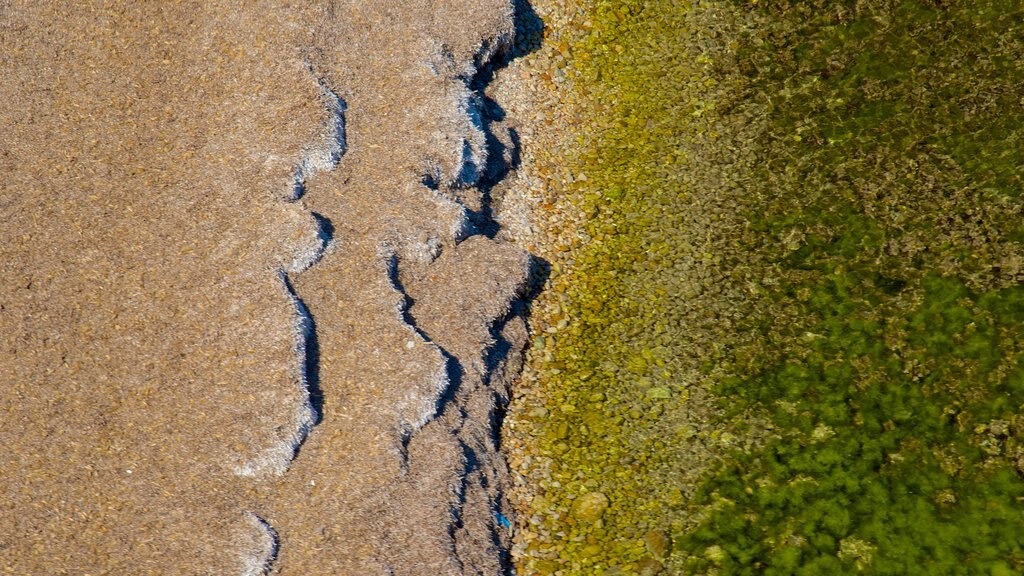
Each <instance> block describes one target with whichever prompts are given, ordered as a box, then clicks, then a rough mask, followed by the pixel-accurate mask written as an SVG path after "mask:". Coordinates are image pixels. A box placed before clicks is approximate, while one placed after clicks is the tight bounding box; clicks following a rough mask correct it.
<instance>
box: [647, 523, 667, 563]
mask: <svg viewBox="0 0 1024 576" xmlns="http://www.w3.org/2000/svg"><path fill="white" fill-rule="evenodd" d="M644 544H646V545H647V551H648V552H650V553H651V556H653V557H655V558H656V559H658V560H664V559H665V557H666V556H668V554H669V549H670V548H671V546H672V539H671V538H669V536H668V534H666V533H665V531H664V530H651V531H650V532H648V533H647V534H645V535H644Z"/></svg>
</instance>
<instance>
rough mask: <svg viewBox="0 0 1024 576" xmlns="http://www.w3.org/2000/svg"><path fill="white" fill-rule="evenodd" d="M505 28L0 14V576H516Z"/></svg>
mask: <svg viewBox="0 0 1024 576" xmlns="http://www.w3.org/2000/svg"><path fill="white" fill-rule="evenodd" d="M512 33H513V7H512V5H511V4H510V3H509V2H508V1H503V0H486V1H471V0H443V1H442V0H433V1H428V0H420V1H411V2H389V1H381V2H376V1H374V2H361V1H355V0H350V1H339V2H333V3H311V4H310V5H308V6H296V5H291V4H288V3H277V2H259V3H250V4H245V5H244V6H243V7H240V6H238V5H237V4H236V3H218V2H203V3H183V4H179V3H131V4H128V3H126V4H124V5H111V4H106V3H98V2H97V3H74V4H65V3H45V2H37V3H21V2H2V1H0V97H2V99H3V102H4V105H3V106H2V107H0V174H2V176H3V179H2V180H0V182H2V184H0V186H2V188H0V217H2V218H0V262H2V265H3V274H2V275H0V282H2V284H0V384H2V385H3V391H2V393H0V439H2V443H3V447H4V450H3V453H2V455H0V573H4V574H18V575H24V574H83V575H84V574H218V575H220V574H262V573H265V572H266V571H268V570H270V571H272V572H273V573H279V574H359V575H364V574H366V575H375V574H381V575H383V574H393V575H403V574H410V575H412V574H423V575H427V574H431V575H434V574H497V573H500V572H501V570H502V559H503V558H502V550H503V549H504V548H505V547H506V546H507V534H506V533H505V528H504V527H503V526H501V522H500V521H499V516H498V515H497V512H499V511H500V510H499V509H500V507H501V506H502V503H501V502H502V496H501V489H502V487H503V486H504V485H505V482H506V480H505V471H504V467H503V464H502V462H501V460H500V458H499V457H497V450H496V446H495V442H494V438H495V430H494V426H495V425H496V421H497V417H496V415H495V412H496V409H497V408H496V407H497V406H499V405H500V404H501V403H502V402H503V401H504V400H505V399H506V398H507V394H508V381H509V377H510V375H511V374H514V373H515V372H516V371H518V369H519V363H520V359H519V355H520V351H521V348H522V345H523V343H524V341H525V338H526V328H525V324H524V321H523V319H522V317H521V315H520V314H519V313H518V309H515V310H512V308H513V307H512V302H513V301H514V299H515V298H516V296H517V294H518V293H519V292H520V291H521V289H522V286H523V284H524V282H525V280H526V276H527V271H528V268H529V257H528V256H527V254H526V253H525V252H523V251H522V250H521V249H519V248H516V247H515V246H513V245H512V244H510V243H507V242H504V241H502V240H496V239H493V238H492V237H493V236H494V233H493V232H494V226H495V225H494V224H493V222H492V221H490V219H489V216H490V209H489V207H488V206H487V195H486V194H484V192H483V191H485V190H487V189H488V188H489V187H490V185H491V182H490V181H489V180H491V179H493V178H494V177H496V176H497V175H498V174H499V173H500V170H495V169H494V166H495V165H496V163H495V162H494V160H497V159H496V158H494V156H495V153H500V152H502V151H503V149H504V151H505V154H504V155H505V156H509V153H508V150H509V148H511V146H512V140H511V139H510V138H509V137H508V135H507V134H505V133H504V132H503V131H502V127H501V125H500V123H499V122H492V121H490V120H488V119H487V114H486V108H487V106H486V105H485V104H486V103H485V102H483V100H482V99H481V96H480V95H479V94H477V93H475V92H474V90H473V89H471V84H474V83H473V79H474V77H475V75H476V74H477V69H478V68H479V67H480V66H483V65H484V64H486V63H487V61H488V60H489V59H491V58H495V57H500V52H501V51H502V50H503V49H504V48H505V47H507V46H508V43H509V41H510V40H511V36H512ZM475 87H476V86H475V85H474V86H473V88H475ZM485 128H486V129H487V131H486V132H485ZM487 132H489V133H490V135H488V133H487ZM488 152H490V153H491V154H490V155H491V158H490V160H491V161H490V162H489V161H488ZM498 155H502V154H498ZM481 178H482V179H483V180H482V181H481ZM481 232H487V234H483V233H481ZM307 268H308V270H307ZM510 310H511V311H510ZM300 443H301V447H300V448H299V450H298V452H297V453H296V447H297V446H299V445H300ZM293 457H294V459H293ZM506 513H507V511H506Z"/></svg>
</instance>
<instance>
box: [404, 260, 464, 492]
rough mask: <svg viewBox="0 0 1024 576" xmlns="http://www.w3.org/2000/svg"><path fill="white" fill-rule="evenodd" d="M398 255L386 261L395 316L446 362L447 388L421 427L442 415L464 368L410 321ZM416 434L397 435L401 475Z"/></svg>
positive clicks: (407, 428) (407, 429)
mask: <svg viewBox="0 0 1024 576" xmlns="http://www.w3.org/2000/svg"><path fill="white" fill-rule="evenodd" d="M398 263H399V262H398V255H397V254H391V255H390V256H389V257H388V262H387V269H388V279H389V281H390V282H391V286H392V288H394V290H395V291H396V292H398V294H399V296H400V298H401V299H400V300H399V306H398V312H399V315H400V316H401V317H402V321H403V322H405V324H407V325H408V326H409V327H410V328H411V329H412V330H413V331H414V332H415V333H416V335H417V336H419V337H420V338H421V339H422V340H423V341H424V342H426V343H428V344H430V345H432V346H434V347H435V348H436V349H437V350H438V352H440V353H441V356H442V357H443V358H444V362H445V366H444V369H445V373H446V374H447V382H446V386H445V387H444V388H443V389H442V390H440V391H439V392H438V397H437V399H436V400H435V401H434V408H433V410H432V412H431V413H430V414H429V415H427V416H426V419H425V420H424V421H423V422H421V423H420V427H422V426H424V425H426V424H427V423H428V422H430V421H431V420H433V419H434V418H436V417H437V415H438V414H441V413H442V412H443V411H444V407H445V406H446V405H447V404H448V403H450V402H451V401H452V400H453V399H454V397H455V392H456V390H458V388H459V385H460V384H461V382H462V378H463V374H464V368H463V366H462V363H461V362H459V360H458V358H456V357H455V356H454V355H452V354H451V353H450V352H448V351H447V350H445V349H444V348H443V347H441V346H438V345H437V343H436V342H434V340H433V339H432V338H431V337H430V335H429V334H427V333H426V332H425V331H424V330H423V329H422V328H421V327H420V326H419V325H418V324H417V322H416V318H414V317H413V315H412V313H411V312H410V309H411V308H412V305H413V304H414V300H413V299H412V296H410V295H409V293H408V291H406V289H405V286H403V285H402V279H401V278H400V277H399V270H398ZM415 432H416V430H414V429H413V426H411V425H408V424H404V425H403V427H402V430H401V433H400V452H401V458H402V462H401V466H402V471H403V472H408V469H409V442H410V441H412V437H413V434H414V433H415Z"/></svg>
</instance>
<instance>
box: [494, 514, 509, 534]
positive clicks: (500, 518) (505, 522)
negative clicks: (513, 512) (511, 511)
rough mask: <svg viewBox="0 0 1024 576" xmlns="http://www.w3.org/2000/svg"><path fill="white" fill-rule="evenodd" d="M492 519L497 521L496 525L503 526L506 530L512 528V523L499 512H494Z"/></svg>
mask: <svg viewBox="0 0 1024 576" xmlns="http://www.w3.org/2000/svg"><path fill="white" fill-rule="evenodd" d="M494 517H495V518H497V519H498V524H501V525H502V526H504V527H505V529H506V530H507V529H509V528H511V527H512V523H511V522H509V521H508V518H505V516H504V515H503V514H502V513H501V512H495V513H494Z"/></svg>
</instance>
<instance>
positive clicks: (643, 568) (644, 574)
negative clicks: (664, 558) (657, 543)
mask: <svg viewBox="0 0 1024 576" xmlns="http://www.w3.org/2000/svg"><path fill="white" fill-rule="evenodd" d="M664 569H665V567H664V566H663V565H662V564H661V562H658V561H657V560H655V559H654V558H644V559H643V560H641V561H640V562H638V563H637V574H639V575H640V576H656V575H657V574H661V572H662V571H663V570H664Z"/></svg>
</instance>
